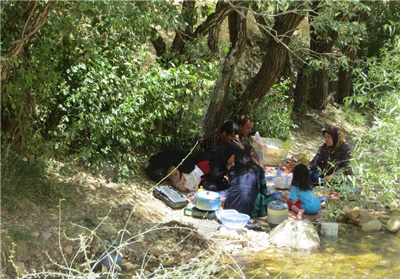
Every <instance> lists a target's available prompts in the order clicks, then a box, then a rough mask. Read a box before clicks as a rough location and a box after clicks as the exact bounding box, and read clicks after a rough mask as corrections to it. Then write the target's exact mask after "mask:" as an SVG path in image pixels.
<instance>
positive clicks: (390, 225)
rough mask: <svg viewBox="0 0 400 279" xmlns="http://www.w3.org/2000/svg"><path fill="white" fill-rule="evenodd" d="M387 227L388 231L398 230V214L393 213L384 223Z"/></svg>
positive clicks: (399, 222)
mask: <svg viewBox="0 0 400 279" xmlns="http://www.w3.org/2000/svg"><path fill="white" fill-rule="evenodd" d="M386 226H387V229H388V230H389V231H390V232H394V233H395V232H398V231H400V216H395V215H393V216H392V217H391V218H390V220H389V221H388V222H387V223H386Z"/></svg>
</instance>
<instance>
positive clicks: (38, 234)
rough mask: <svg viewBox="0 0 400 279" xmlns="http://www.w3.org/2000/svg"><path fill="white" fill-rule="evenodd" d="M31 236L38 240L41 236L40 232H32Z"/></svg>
mask: <svg viewBox="0 0 400 279" xmlns="http://www.w3.org/2000/svg"><path fill="white" fill-rule="evenodd" d="M31 236H32V237H34V238H38V237H39V236H40V232H38V231H34V232H31Z"/></svg>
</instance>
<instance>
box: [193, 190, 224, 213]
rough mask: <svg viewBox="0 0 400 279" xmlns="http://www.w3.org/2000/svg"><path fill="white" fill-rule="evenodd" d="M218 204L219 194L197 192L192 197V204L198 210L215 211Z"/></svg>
mask: <svg viewBox="0 0 400 279" xmlns="http://www.w3.org/2000/svg"><path fill="white" fill-rule="evenodd" d="M220 202H221V194H219V193H217V192H211V191H204V192H197V193H196V194H195V196H194V204H195V206H196V208H197V209H200V210H205V211H215V210H217V209H218V208H219V205H220Z"/></svg>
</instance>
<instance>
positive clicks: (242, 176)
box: [224, 149, 275, 217]
mask: <svg viewBox="0 0 400 279" xmlns="http://www.w3.org/2000/svg"><path fill="white" fill-rule="evenodd" d="M228 178H229V183H230V185H231V187H230V189H229V191H228V194H227V196H226V200H225V204H224V208H225V209H236V210H237V211H238V212H240V213H244V214H247V215H249V216H250V217H262V216H265V215H266V214H267V205H268V203H269V202H270V201H273V200H275V198H274V197H269V198H267V197H266V196H265V194H267V187H266V181H265V171H264V169H263V168H261V167H260V166H259V165H257V164H256V163H254V161H253V159H252V157H251V154H250V151H249V150H247V149H242V150H240V151H238V152H237V153H236V156H235V165H234V166H233V167H232V168H231V169H230V170H229V172H228Z"/></svg>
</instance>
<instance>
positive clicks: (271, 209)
mask: <svg viewBox="0 0 400 279" xmlns="http://www.w3.org/2000/svg"><path fill="white" fill-rule="evenodd" d="M267 213H268V223H269V224H270V225H272V226H273V227H274V226H277V225H279V224H280V223H282V222H283V221H285V220H287V219H288V218H289V207H288V205H287V204H286V202H285V201H283V200H276V201H272V202H270V203H269V204H268V212H267Z"/></svg>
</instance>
